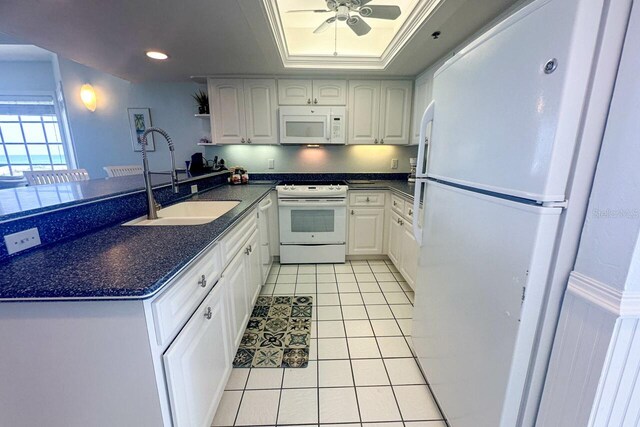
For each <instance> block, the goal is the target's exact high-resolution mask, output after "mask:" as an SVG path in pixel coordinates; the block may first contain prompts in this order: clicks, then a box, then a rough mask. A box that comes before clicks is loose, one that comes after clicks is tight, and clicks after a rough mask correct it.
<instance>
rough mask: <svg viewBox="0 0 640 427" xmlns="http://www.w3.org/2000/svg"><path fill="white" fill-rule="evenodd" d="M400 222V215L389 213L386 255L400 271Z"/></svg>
mask: <svg viewBox="0 0 640 427" xmlns="http://www.w3.org/2000/svg"><path fill="white" fill-rule="evenodd" d="M400 221H401V218H400V215H398V214H397V213H395V212H391V216H390V217H389V251H388V253H387V255H389V258H390V259H391V261H393V263H394V264H395V266H396V267H398V270H400V266H401V258H402V224H401V223H400Z"/></svg>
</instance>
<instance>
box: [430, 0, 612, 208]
mask: <svg viewBox="0 0 640 427" xmlns="http://www.w3.org/2000/svg"><path fill="white" fill-rule="evenodd" d="M578 3H580V4H581V5H582V6H581V7H582V8H584V7H586V6H585V4H583V3H582V2H578V1H557V0H556V1H539V2H535V3H532V4H531V6H530V7H528V8H524V9H523V10H521V11H519V13H517V14H515V15H514V16H512V17H510V19H507V20H506V21H503V22H501V23H500V24H498V25H497V26H495V27H494V28H492V29H491V30H489V31H488V32H487V33H485V34H484V35H482V36H481V37H479V38H478V39H477V40H475V41H474V42H472V43H471V44H470V45H468V46H467V47H465V48H464V49H462V50H461V51H460V52H458V53H457V54H456V55H455V56H454V57H453V58H452V59H451V60H449V61H448V62H446V63H445V64H444V66H443V67H441V68H440V69H439V70H438V71H437V72H436V74H435V77H434V81H433V94H434V97H433V98H434V102H435V109H434V121H433V132H432V141H431V148H430V161H429V163H430V165H429V175H430V176H432V177H434V178H438V179H442V180H444V181H448V182H455V183H459V184H463V185H468V186H472V187H478V188H482V189H485V190H488V191H494V192H498V193H504V194H509V195H513V196H517V197H523V198H527V199H532V200H537V201H554V200H564V197H565V189H566V183H567V178H568V175H569V173H570V171H571V162H572V161H573V155H574V152H575V144H576V141H577V140H578V139H579V138H578V137H577V133H578V129H579V127H580V119H581V116H582V109H583V100H584V94H585V93H586V90H587V86H588V80H589V70H590V69H591V60H592V56H593V52H594V51H595V48H594V45H595V39H596V37H597V31H594V30H593V29H594V28H598V27H599V20H600V15H599V14H598V13H582V9H580V11H577V8H578ZM543 29H544V30H543ZM532 35H535V37H533V36H532ZM554 58H555V60H554ZM545 67H546V68H547V69H548V71H549V72H548V73H547V72H545ZM554 67H555V70H554Z"/></svg>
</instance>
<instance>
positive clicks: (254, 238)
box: [245, 230, 262, 313]
mask: <svg viewBox="0 0 640 427" xmlns="http://www.w3.org/2000/svg"><path fill="white" fill-rule="evenodd" d="M247 247H248V249H249V253H248V254H247V256H246V257H245V262H246V266H247V272H248V279H249V280H247V296H248V299H247V311H248V312H249V313H251V310H252V309H253V304H254V302H255V301H256V298H257V297H258V293H260V286H261V285H262V261H261V259H260V236H259V234H258V230H256V231H254V232H253V234H251V237H250V238H249V241H248V242H247Z"/></svg>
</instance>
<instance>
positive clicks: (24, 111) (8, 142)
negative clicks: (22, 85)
mask: <svg viewBox="0 0 640 427" xmlns="http://www.w3.org/2000/svg"><path fill="white" fill-rule="evenodd" d="M67 159H68V156H67V154H66V151H65V146H64V141H63V139H62V134H61V132H60V126H59V120H58V115H57V113H56V108H55V104H54V98H53V96H51V95H20V96H11V95H0V176H7V175H13V176H20V175H22V173H23V172H24V171H41V170H52V169H68V164H67V163H68V161H67Z"/></svg>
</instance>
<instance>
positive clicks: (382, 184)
mask: <svg viewBox="0 0 640 427" xmlns="http://www.w3.org/2000/svg"><path fill="white" fill-rule="evenodd" d="M347 183H348V184H349V189H350V190H391V191H393V192H395V193H399V194H401V195H403V196H405V197H410V198H411V199H413V194H414V190H415V188H416V184H415V182H409V181H407V180H392V181H391V180H380V181H375V180H372V181H371V183H351V182H349V181H347Z"/></svg>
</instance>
